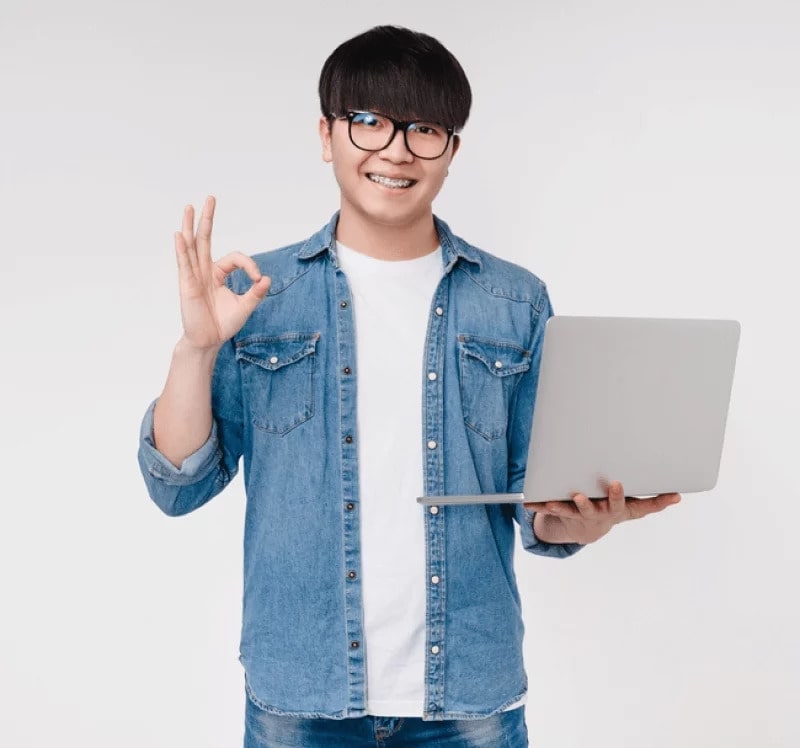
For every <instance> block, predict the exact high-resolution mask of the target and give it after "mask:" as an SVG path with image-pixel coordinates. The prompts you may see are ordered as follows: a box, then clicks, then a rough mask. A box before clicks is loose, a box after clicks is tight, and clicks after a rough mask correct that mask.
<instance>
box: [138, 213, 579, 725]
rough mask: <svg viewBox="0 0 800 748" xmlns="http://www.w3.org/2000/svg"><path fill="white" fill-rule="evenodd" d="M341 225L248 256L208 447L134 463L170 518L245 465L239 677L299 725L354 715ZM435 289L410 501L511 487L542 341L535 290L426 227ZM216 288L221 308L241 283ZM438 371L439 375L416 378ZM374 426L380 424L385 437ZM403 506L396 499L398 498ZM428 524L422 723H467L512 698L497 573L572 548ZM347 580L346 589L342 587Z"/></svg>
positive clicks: (353, 442) (519, 467)
mask: <svg viewBox="0 0 800 748" xmlns="http://www.w3.org/2000/svg"><path fill="white" fill-rule="evenodd" d="M337 220H338V212H337V213H336V214H334V216H333V217H332V219H331V220H330V222H329V223H328V225H327V226H325V227H324V228H323V229H321V230H320V231H319V232H317V233H316V234H314V235H313V236H312V237H311V238H309V239H308V240H307V241H304V242H301V243H298V244H293V245H291V246H288V247H284V248H282V249H279V250H276V251H273V252H264V253H260V254H256V255H253V258H254V260H255V261H256V263H257V264H258V266H259V268H260V269H261V272H262V273H264V274H265V275H269V276H270V278H271V279H272V285H271V288H270V291H269V294H268V295H267V296H266V297H265V298H264V300H263V301H262V302H261V303H260V304H259V305H258V307H257V308H256V310H255V311H254V312H253V314H252V315H251V316H250V318H249V319H248V320H247V322H246V323H245V325H244V327H243V328H242V329H241V330H240V331H239V332H238V333H237V334H236V335H235V336H234V337H233V338H232V339H231V340H229V341H228V342H226V343H225V344H224V345H223V346H222V348H221V349H220V351H219V353H218V355H217V359H216V362H215V365H214V371H213V377H212V395H211V404H212V412H213V416H214V418H213V425H212V429H211V433H210V435H209V437H208V440H207V441H206V442H205V444H203V445H202V446H201V447H200V448H199V449H198V450H197V451H196V452H194V453H193V454H191V455H189V456H188V457H187V458H186V459H185V460H184V461H183V463H182V465H181V467H180V469H177V468H176V467H175V466H174V465H172V464H171V463H170V462H169V461H168V460H167V459H166V458H165V457H164V455H162V454H161V453H160V452H158V450H156V448H155V446H154V440H153V417H152V416H153V407H154V405H155V402H156V401H155V400H154V401H153V402H152V403H151V404H150V406H149V407H148V408H147V410H146V412H145V415H144V418H143V420H142V424H141V432H140V442H139V451H138V460H139V465H140V467H141V471H142V475H143V477H144V480H145V483H146V486H147V490H148V492H149V494H150V496H151V497H152V499H153V501H155V503H156V504H157V505H158V506H159V507H160V508H161V509H162V510H163V511H164V512H165V513H166V514H168V515H173V516H174V515H181V514H186V513H187V512H191V511H193V510H194V509H197V508H198V507H200V506H202V505H203V504H205V503H206V502H207V501H209V500H210V499H212V498H213V497H214V496H216V495H217V494H219V493H220V492H221V491H222V490H223V489H224V488H225V486H226V485H227V484H228V483H229V482H230V481H231V479H232V478H233V477H234V476H235V475H236V473H237V472H238V469H239V459H240V458H241V457H243V458H244V461H243V462H244V485H245V493H246V497H247V508H246V517H245V530H244V595H243V616H242V633H241V644H240V657H239V659H240V661H241V662H242V665H243V666H244V669H245V683H246V687H247V690H248V694H249V696H250V697H251V699H252V700H253V701H254V702H255V703H256V704H258V705H259V706H261V707H262V708H264V709H267V710H270V711H273V712H276V713H285V714H291V715H298V716H306V717H328V718H345V717H359V716H363V715H364V714H365V713H366V712H365V707H366V693H365V689H366V663H365V657H368V656H369V651H368V642H366V643H365V642H364V641H363V636H364V631H363V618H362V606H361V581H360V579H361V574H360V561H361V558H360V550H359V549H360V545H359V488H358V460H357V455H358V433H357V430H356V422H357V421H356V387H357V382H358V371H357V370H356V364H355V361H356V357H355V331H354V327H353V314H352V309H351V297H350V291H349V288H348V284H347V278H346V277H345V275H344V273H343V272H342V270H341V269H340V268H339V266H338V262H337V257H336V243H335V228H336V222H337ZM434 221H435V226H436V230H437V232H438V234H439V239H440V242H441V246H442V252H443V258H444V265H445V268H444V274H443V276H442V279H441V281H440V283H439V285H438V287H437V289H436V292H435V294H434V298H433V301H432V304H431V309H430V315H429V322H428V331H427V338H426V343H425V361H424V365H423V362H420V370H419V376H420V377H421V378H422V381H423V393H424V394H423V402H422V403H421V407H422V423H423V433H421V434H420V436H419V448H420V449H421V450H422V452H423V465H424V473H425V475H424V485H425V491H426V493H427V494H432V495H442V494H456V493H461V494H475V493H495V492H503V491H512V492H518V491H521V490H522V484H523V479H524V472H525V459H526V455H527V449H528V441H529V436H530V427H531V421H532V413H533V405H534V397H535V392H536V381H537V376H538V370H539V361H540V356H541V347H542V338H543V334H544V325H545V322H546V320H547V319H548V317H549V316H551V315H552V310H551V306H550V301H549V298H548V295H547V290H546V288H545V285H544V284H543V283H542V281H540V280H539V279H538V278H537V277H536V276H535V275H533V274H531V273H530V272H528V271H527V270H524V269H523V268H521V267H519V266H516V265H513V264H511V263H509V262H506V261H503V260H500V259H498V258H497V257H494V256H493V255H491V254H489V253H487V252H484V251H482V250H480V249H477V248H476V247H473V246H471V245H469V244H467V243H466V242H465V241H463V240H462V239H460V238H459V237H457V236H455V235H454V234H453V233H452V232H451V231H450V229H449V227H448V225H447V224H446V223H444V222H443V221H442V220H440V219H439V218H438V217H435V218H434ZM226 283H227V284H228V286H229V287H230V288H231V289H232V290H233V291H235V292H237V293H242V292H244V291H245V290H247V288H249V286H250V284H251V281H250V279H249V278H248V276H247V275H246V273H244V271H242V270H238V269H237V270H235V271H234V272H233V273H231V274H230V275H229V276H228V277H227V279H226ZM429 372H436V374H437V376H436V378H429V377H428V376H427V374H428V373H429ZM388 428H391V424H387V429H388ZM414 500H415V497H414V498H411V497H409V501H414ZM419 511H420V512H424V516H425V534H426V572H427V573H426V578H425V579H420V584H425V586H426V598H427V612H426V638H427V641H426V665H425V705H424V719H427V720H441V719H472V718H479V717H484V716H487V715H489V714H492V713H494V712H497V711H499V710H501V709H503V708H504V707H505V706H508V705H510V704H512V703H513V702H515V701H516V700H518V699H519V698H520V697H521V696H522V695H523V694H524V693H525V691H526V689H527V679H526V674H525V670H524V667H523V659H522V636H523V623H522V617H521V611H520V599H519V593H518V590H517V583H516V578H515V575H514V568H513V555H514V544H515V527H516V526H519V529H520V535H521V539H522V546H523V547H524V548H525V549H526V550H528V551H531V552H532V553H536V554H541V555H545V556H554V557H565V556H569V555H571V554H573V553H575V552H576V551H577V550H578V549H579V548H581V546H580V545H578V544H549V543H545V542H542V541H541V540H539V539H538V538H537V537H536V536H535V535H534V533H533V527H532V522H533V514H532V513H531V512H529V511H527V510H526V509H525V507H524V506H523V505H521V504H493V505H492V504H480V505H470V506H441V507H428V508H424V507H422V506H420V507H419ZM353 572H354V573H353Z"/></svg>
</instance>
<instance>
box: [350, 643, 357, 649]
mask: <svg viewBox="0 0 800 748" xmlns="http://www.w3.org/2000/svg"><path fill="white" fill-rule="evenodd" d="M350 649H358V642H350Z"/></svg>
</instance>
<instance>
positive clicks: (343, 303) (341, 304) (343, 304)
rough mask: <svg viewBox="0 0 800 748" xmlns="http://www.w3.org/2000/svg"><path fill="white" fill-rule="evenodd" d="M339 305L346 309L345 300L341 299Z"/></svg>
mask: <svg viewBox="0 0 800 748" xmlns="http://www.w3.org/2000/svg"><path fill="white" fill-rule="evenodd" d="M339 306H340V307H341V308H342V309H347V302H346V301H343V302H341V303H340V304H339Z"/></svg>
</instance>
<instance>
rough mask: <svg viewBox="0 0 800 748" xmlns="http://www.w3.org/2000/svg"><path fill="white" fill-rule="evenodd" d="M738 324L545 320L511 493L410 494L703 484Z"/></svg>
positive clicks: (532, 495) (633, 492)
mask: <svg viewBox="0 0 800 748" xmlns="http://www.w3.org/2000/svg"><path fill="white" fill-rule="evenodd" d="M740 329H741V326H740V324H739V322H737V321H735V320H707V319H656V318H631V317H569V316H555V317H551V318H550V319H549V320H548V321H547V326H546V328H545V336H544V343H543V349H542V361H541V367H540V373H539V384H538V389H537V394H536V404H535V406H534V412H533V424H532V431H531V440H530V448H529V451H528V463H527V468H526V472H525V483H524V485H523V490H522V493H501V494H478V495H470V496H421V497H419V498H418V499H417V501H418V502H419V503H421V504H439V505H443V504H473V503H475V504H477V503H506V502H537V501H540V502H541V501H548V500H553V499H569V498H571V497H572V496H573V495H574V494H575V493H582V494H585V495H586V496H588V497H590V498H605V497H607V496H608V484H609V483H610V482H611V481H615V480H618V481H621V483H622V485H623V488H624V490H625V494H626V495H627V496H652V495H655V494H659V493H672V492H677V493H692V492H698V491H707V490H709V489H711V488H713V487H714V486H715V485H716V483H717V477H718V475H719V466H720V459H721V457H722V446H723V440H724V436H725V424H726V421H727V417H728V406H729V403H730V396H731V388H732V385H733V373H734V367H735V363H736V354H737V351H738V347H739V334H740Z"/></svg>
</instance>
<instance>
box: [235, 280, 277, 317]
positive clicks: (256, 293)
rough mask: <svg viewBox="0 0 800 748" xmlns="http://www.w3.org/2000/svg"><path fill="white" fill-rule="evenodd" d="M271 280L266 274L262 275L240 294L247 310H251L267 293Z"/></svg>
mask: <svg viewBox="0 0 800 748" xmlns="http://www.w3.org/2000/svg"><path fill="white" fill-rule="evenodd" d="M270 285H272V280H271V279H270V277H269V276H268V275H262V276H261V279H260V280H257V281H256V282H255V283H253V284H252V285H251V286H250V288H248V289H247V291H246V292H245V293H244V294H242V296H241V299H242V301H243V303H244V305H245V306H246V307H247V310H248V311H249V312H252V311H253V310H254V309H255V308H256V307H257V306H258V304H259V303H260V302H261V300H262V299H263V298H264V297H265V296H266V295H267V292H268V291H269V287H270Z"/></svg>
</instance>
